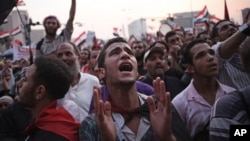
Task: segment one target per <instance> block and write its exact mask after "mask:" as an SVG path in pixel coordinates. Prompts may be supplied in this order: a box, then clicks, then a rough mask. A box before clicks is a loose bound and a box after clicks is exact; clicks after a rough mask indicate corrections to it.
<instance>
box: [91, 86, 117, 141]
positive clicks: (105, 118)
mask: <svg viewBox="0 0 250 141" xmlns="http://www.w3.org/2000/svg"><path fill="white" fill-rule="evenodd" d="M94 105H95V108H94V110H95V121H96V124H97V126H98V129H99V131H100V134H101V138H102V141H115V140H116V129H115V125H114V121H113V118H112V115H111V105H110V103H109V102H108V101H106V102H105V103H104V102H103V101H102V100H101V90H100V88H98V87H94Z"/></svg>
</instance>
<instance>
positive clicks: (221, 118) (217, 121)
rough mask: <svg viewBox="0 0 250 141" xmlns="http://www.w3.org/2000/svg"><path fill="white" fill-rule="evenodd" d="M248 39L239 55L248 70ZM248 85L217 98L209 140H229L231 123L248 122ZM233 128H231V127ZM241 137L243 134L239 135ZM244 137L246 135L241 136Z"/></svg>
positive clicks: (249, 101) (249, 103)
mask: <svg viewBox="0 0 250 141" xmlns="http://www.w3.org/2000/svg"><path fill="white" fill-rule="evenodd" d="M249 45H250V40H248V41H247V42H244V44H243V46H242V48H241V52H240V57H241V60H242V63H243V65H244V67H245V69H246V70H247V71H248V72H250V61H249V60H250V58H249V57H250V47H249ZM249 93H250V85H248V86H247V87H246V88H242V89H240V90H239V91H234V92H232V93H229V94H227V95H225V96H223V97H221V98H220V99H218V100H217V101H216V103H215V105H214V108H213V111H212V115H211V121H210V140H211V141H229V140H230V129H231V128H232V127H231V126H232V125H249V124H250V117H249V116H250V95H249ZM232 129H233V128H232ZM241 137H243V136H241ZM243 138H246V137H243Z"/></svg>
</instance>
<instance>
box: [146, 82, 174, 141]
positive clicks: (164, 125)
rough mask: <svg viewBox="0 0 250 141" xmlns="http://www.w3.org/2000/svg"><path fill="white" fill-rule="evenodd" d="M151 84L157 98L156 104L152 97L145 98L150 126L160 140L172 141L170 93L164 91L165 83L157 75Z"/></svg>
mask: <svg viewBox="0 0 250 141" xmlns="http://www.w3.org/2000/svg"><path fill="white" fill-rule="evenodd" d="M153 86H154V91H155V97H156V100H157V102H156V105H155V102H154V99H153V98H152V97H148V99H147V101H148V104H149V109H150V121H151V125H152V128H153V130H154V132H155V134H156V136H157V137H158V138H159V139H160V140H161V141H162V140H166V141H174V140H175V137H174V135H173V134H172V130H171V106H170V93H168V92H166V89H165V84H164V82H163V81H162V80H161V79H160V78H159V77H157V78H156V80H154V81H153Z"/></svg>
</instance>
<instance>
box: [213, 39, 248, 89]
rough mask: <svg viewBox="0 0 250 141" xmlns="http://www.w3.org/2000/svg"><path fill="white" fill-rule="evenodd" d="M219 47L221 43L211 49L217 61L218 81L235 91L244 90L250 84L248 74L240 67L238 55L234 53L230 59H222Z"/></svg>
mask: <svg viewBox="0 0 250 141" xmlns="http://www.w3.org/2000/svg"><path fill="white" fill-rule="evenodd" d="M220 47H221V42H219V43H217V44H215V45H214V46H213V47H212V48H213V49H214V51H215V54H216V56H217V57H218V60H219V75H218V80H219V81H220V82H221V83H223V84H225V85H228V86H231V87H233V88H235V89H241V88H245V87H246V86H248V85H249V84H250V73H248V72H246V71H245V69H244V67H243V66H242V65H241V62H240V55H239V54H238V53H235V54H233V56H232V57H231V58H229V59H223V58H222V57H221V56H220V54H219V48H220Z"/></svg>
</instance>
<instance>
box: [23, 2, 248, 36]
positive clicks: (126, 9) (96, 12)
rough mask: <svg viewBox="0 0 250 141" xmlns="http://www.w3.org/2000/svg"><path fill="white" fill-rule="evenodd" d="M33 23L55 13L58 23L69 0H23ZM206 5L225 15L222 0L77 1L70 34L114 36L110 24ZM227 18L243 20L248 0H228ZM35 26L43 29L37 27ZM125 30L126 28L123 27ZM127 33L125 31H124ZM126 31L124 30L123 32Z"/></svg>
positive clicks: (64, 18)
mask: <svg viewBox="0 0 250 141" xmlns="http://www.w3.org/2000/svg"><path fill="white" fill-rule="evenodd" d="M24 2H25V3H26V6H24V7H20V8H19V9H21V8H23V9H27V10H28V12H29V15H30V17H31V18H32V20H33V21H34V22H36V21H39V22H40V23H42V20H43V19H44V17H46V16H48V15H56V16H57V17H58V18H59V20H60V21H61V23H66V21H67V19H68V17H69V9H70V4H71V0H24ZM205 4H206V5H207V7H208V10H209V12H210V14H215V15H216V16H217V17H219V18H223V17H224V0H119V1H118V0H77V8H76V17H75V23H76V22H80V23H82V25H83V26H78V25H76V24H75V25H74V29H75V30H74V33H73V37H76V36H78V35H79V34H80V33H81V32H83V30H93V31H95V32H96V35H97V37H98V38H103V39H108V38H111V37H113V35H112V32H113V27H119V28H122V26H125V27H126V26H127V24H129V23H130V22H132V21H133V20H135V19H138V18H142V17H144V18H147V17H168V15H169V14H173V13H176V12H190V11H200V10H201V9H202V8H203V7H204V5H205ZM227 6H228V9H229V15H230V18H233V19H234V20H235V21H236V22H238V23H240V24H241V23H242V17H241V9H243V8H247V7H250V0H227ZM36 28H43V27H42V26H41V27H36ZM125 29H126V28H125ZM126 32H127V31H126ZM126 34H127V33H126Z"/></svg>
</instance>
